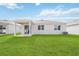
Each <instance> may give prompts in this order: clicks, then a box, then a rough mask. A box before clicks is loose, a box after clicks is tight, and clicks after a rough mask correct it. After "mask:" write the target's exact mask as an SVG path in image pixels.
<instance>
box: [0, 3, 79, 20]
mask: <svg viewBox="0 0 79 59" xmlns="http://www.w3.org/2000/svg"><path fill="white" fill-rule="evenodd" d="M20 18H21V19H22V18H26V19H32V20H38V19H41V20H43V19H44V20H47V19H48V20H50V19H51V20H54V21H55V20H56V21H71V20H74V19H79V4H78V3H0V20H1V19H9V20H15V19H20Z"/></svg>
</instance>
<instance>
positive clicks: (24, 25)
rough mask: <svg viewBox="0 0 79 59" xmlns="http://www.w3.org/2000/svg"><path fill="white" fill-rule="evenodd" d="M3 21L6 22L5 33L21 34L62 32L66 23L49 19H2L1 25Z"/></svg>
mask: <svg viewBox="0 0 79 59" xmlns="http://www.w3.org/2000/svg"><path fill="white" fill-rule="evenodd" d="M0 22H1V21H0ZM4 22H5V24H6V26H5V27H6V28H5V33H6V34H14V35H16V33H17V32H19V33H21V35H23V36H24V35H25V36H31V35H33V34H62V32H65V31H66V23H64V22H56V21H51V20H50V21H49V20H27V19H24V20H23V19H19V20H16V21H3V23H2V24H3V25H4ZM1 30H4V29H1ZM1 32H2V31H1Z"/></svg>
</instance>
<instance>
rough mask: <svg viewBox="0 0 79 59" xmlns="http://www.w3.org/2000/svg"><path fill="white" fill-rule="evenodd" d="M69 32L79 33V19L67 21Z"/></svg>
mask: <svg viewBox="0 0 79 59" xmlns="http://www.w3.org/2000/svg"><path fill="white" fill-rule="evenodd" d="M67 32H68V33H69V34H79V20H74V21H70V22H68V23H67Z"/></svg>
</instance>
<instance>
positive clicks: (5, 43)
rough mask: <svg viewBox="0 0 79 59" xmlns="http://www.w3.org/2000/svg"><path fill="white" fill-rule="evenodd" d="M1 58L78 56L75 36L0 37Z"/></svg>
mask: <svg viewBox="0 0 79 59" xmlns="http://www.w3.org/2000/svg"><path fill="white" fill-rule="evenodd" d="M0 55H1V56H65V55H66V56H72V55H73V56H77V55H78V56H79V36H77V35H33V36H32V37H15V36H13V35H0Z"/></svg>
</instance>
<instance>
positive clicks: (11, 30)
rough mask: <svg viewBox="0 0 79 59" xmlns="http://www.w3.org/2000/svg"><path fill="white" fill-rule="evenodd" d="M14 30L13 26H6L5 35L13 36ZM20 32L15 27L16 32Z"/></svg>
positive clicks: (18, 28)
mask: <svg viewBox="0 0 79 59" xmlns="http://www.w3.org/2000/svg"><path fill="white" fill-rule="evenodd" d="M14 29H15V28H14V24H8V25H7V28H6V33H7V34H14ZM20 31H21V29H20V27H19V26H18V25H16V32H17V33H18V32H20Z"/></svg>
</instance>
